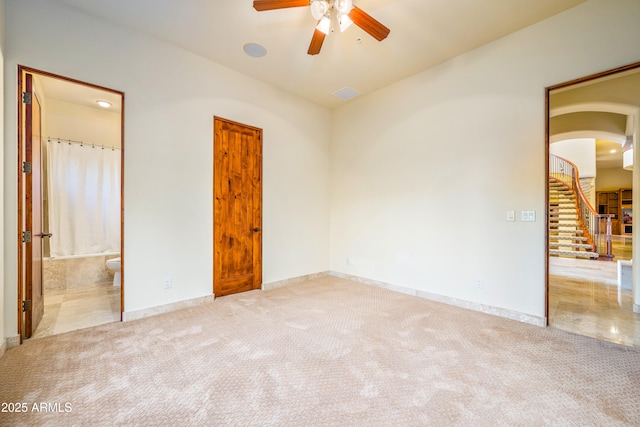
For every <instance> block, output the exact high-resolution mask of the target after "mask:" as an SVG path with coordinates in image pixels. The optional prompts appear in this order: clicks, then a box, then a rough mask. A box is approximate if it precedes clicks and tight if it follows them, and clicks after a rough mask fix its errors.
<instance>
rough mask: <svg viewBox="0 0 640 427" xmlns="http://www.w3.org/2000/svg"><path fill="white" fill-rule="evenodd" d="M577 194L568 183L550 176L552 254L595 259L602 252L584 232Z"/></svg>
mask: <svg viewBox="0 0 640 427" xmlns="http://www.w3.org/2000/svg"><path fill="white" fill-rule="evenodd" d="M578 212H579V210H578V205H577V202H576V195H575V193H574V192H573V190H571V189H570V188H569V187H568V185H567V184H565V183H564V182H562V181H560V180H558V179H556V178H554V177H549V255H551V256H562V257H574V258H585V259H596V258H598V257H599V254H598V253H597V252H596V251H595V246H594V245H593V243H591V242H589V237H587V236H588V235H585V228H584V226H583V224H582V221H580V219H579V217H578Z"/></svg>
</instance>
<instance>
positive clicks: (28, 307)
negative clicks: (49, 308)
mask: <svg viewBox="0 0 640 427" xmlns="http://www.w3.org/2000/svg"><path fill="white" fill-rule="evenodd" d="M27 311H31V300H30V299H26V300H24V301H22V312H23V313H26V312H27Z"/></svg>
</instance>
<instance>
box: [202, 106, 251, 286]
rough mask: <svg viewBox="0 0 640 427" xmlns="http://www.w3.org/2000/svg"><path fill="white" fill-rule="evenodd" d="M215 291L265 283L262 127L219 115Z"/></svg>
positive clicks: (215, 163)
mask: <svg viewBox="0 0 640 427" xmlns="http://www.w3.org/2000/svg"><path fill="white" fill-rule="evenodd" d="M213 127H214V138H213V140H214V141H213V145H214V150H213V170H214V172H213V188H214V190H213V191H214V204H213V205H214V208H213V212H214V213H213V234H214V240H213V292H214V295H216V296H223V295H228V294H233V293H237V292H244V291H249V290H252V289H260V288H261V286H262V130H261V129H258V128H254V127H251V126H246V125H242V124H240V123H235V122H232V121H229V120H225V119H221V118H219V117H215V118H214V126H213Z"/></svg>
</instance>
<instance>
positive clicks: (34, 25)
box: [4, 0, 331, 335]
mask: <svg viewBox="0 0 640 427" xmlns="http://www.w3.org/2000/svg"><path fill="white" fill-rule="evenodd" d="M6 18H7V19H6V29H7V39H6V52H5V79H4V82H5V88H6V90H5V97H4V99H5V104H6V105H7V106H8V108H7V111H6V116H5V120H6V122H5V132H4V135H5V140H6V142H7V143H6V144H5V145H4V147H5V148H4V150H5V151H4V155H5V161H4V168H5V172H4V178H5V181H6V186H5V199H4V200H5V210H4V212H5V218H6V224H5V233H6V235H8V236H16V235H17V234H16V233H17V229H16V227H17V225H16V223H17V220H16V202H15V200H16V193H15V187H16V175H17V171H16V158H17V157H16V156H17V153H16V149H15V147H16V133H17V131H16V121H17V115H16V110H15V105H16V100H15V94H16V91H17V89H16V81H17V65H18V64H22V65H26V66H29V67H33V68H36V69H40V70H44V71H48V72H51V73H56V74H60V75H64V76H68V77H72V78H75V79H78V80H81V81H86V82H89V83H94V84H98V85H101V86H104V87H108V88H112V89H115V90H120V91H123V92H125V123H124V125H125V139H124V151H125V162H124V168H125V181H124V191H125V198H124V209H125V232H124V242H125V266H126V269H125V273H124V280H125V311H126V312H131V311H135V310H139V309H143V308H147V307H153V306H158V305H163V304H169V303H172V302H177V301H182V300H187V299H191V298H196V297H201V296H206V295H211V294H212V280H213V274H212V258H213V251H212V245H213V243H212V242H213V238H212V234H213V228H212V227H213V226H212V223H213V200H212V191H213V185H212V180H213V169H212V165H213V150H212V145H213V116H214V115H217V116H220V117H224V118H228V119H231V120H234V121H238V122H242V123H246V124H249V125H252V126H257V127H261V128H263V130H264V134H263V141H264V148H263V151H264V168H263V185H264V194H263V208H264V221H263V230H264V232H263V254H264V257H263V262H264V267H263V279H264V282H265V283H269V282H273V281H277V280H282V279H287V278H291V277H297V276H300V275H304V274H310V273H315V272H320V271H326V270H328V268H329V217H328V215H329V208H328V203H329V193H328V190H329V180H328V176H329V175H328V174H329V166H328V157H329V155H328V148H329V129H330V118H331V116H330V113H329V112H328V111H327V110H326V109H324V108H321V107H318V106H316V105H314V104H311V103H309V102H306V101H302V100H300V99H298V98H296V97H293V96H291V95H288V94H286V93H284V92H282V91H280V90H276V89H274V88H273V87H271V86H269V85H266V84H264V83H261V82H258V81H256V80H253V79H251V78H248V77H246V76H243V75H241V74H238V73H236V72H234V71H232V70H230V69H228V68H225V67H223V66H220V65H218V64H215V63H213V62H210V61H208V60H205V59H204V58H202V57H199V56H196V55H193V54H191V53H188V52H186V51H183V50H180V49H178V48H175V47H172V46H169V45H167V44H164V43H162V42H160V41H158V40H156V39H154V38H151V37H147V36H145V35H142V34H137V33H133V32H129V31H127V30H124V29H122V28H116V27H113V26H110V25H108V24H106V23H105V22H104V21H102V20H98V19H94V18H92V17H91V16H89V15H86V14H84V13H81V12H78V11H76V10H73V9H71V8H67V7H66V6H61V5H60V4H58V3H57V2H51V1H48V0H8V1H7V2H6ZM27 22H28V23H29V25H25V23H27ZM214 42H215V41H214ZM15 246H16V244H15V242H14V241H13V239H6V240H5V242H4V253H5V262H6V264H5V265H6V270H5V274H4V278H5V283H7V286H6V289H5V313H4V314H5V316H4V318H5V326H4V328H5V331H6V334H7V335H15V334H16V333H17V322H16V317H17V314H16V301H17V289H15V287H16V286H15V283H16V277H17V271H16V250H15ZM165 276H170V277H172V278H173V288H172V289H168V290H165V289H163V287H162V278H163V277H165Z"/></svg>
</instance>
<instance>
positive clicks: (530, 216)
mask: <svg viewBox="0 0 640 427" xmlns="http://www.w3.org/2000/svg"><path fill="white" fill-rule="evenodd" d="M535 220H536V211H522V222H533V221H535Z"/></svg>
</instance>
